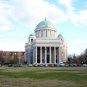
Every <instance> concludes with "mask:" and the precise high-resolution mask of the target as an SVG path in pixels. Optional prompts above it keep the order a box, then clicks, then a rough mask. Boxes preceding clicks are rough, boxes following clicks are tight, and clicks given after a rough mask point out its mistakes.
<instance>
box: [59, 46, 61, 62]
mask: <svg viewBox="0 0 87 87" xmlns="http://www.w3.org/2000/svg"><path fill="white" fill-rule="evenodd" d="M60 62H61V61H60V47H59V63H60Z"/></svg>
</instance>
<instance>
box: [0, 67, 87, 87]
mask: <svg viewBox="0 0 87 87" xmlns="http://www.w3.org/2000/svg"><path fill="white" fill-rule="evenodd" d="M0 87H87V67H0Z"/></svg>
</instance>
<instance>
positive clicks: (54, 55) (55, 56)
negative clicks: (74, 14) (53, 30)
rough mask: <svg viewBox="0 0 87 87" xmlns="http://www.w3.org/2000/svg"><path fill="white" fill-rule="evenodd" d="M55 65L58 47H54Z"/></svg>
mask: <svg viewBox="0 0 87 87" xmlns="http://www.w3.org/2000/svg"><path fill="white" fill-rule="evenodd" d="M54 64H56V47H54Z"/></svg>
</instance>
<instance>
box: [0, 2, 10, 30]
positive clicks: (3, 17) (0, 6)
mask: <svg viewBox="0 0 87 87" xmlns="http://www.w3.org/2000/svg"><path fill="white" fill-rule="evenodd" d="M8 15H10V7H9V5H7V4H5V3H2V2H0V30H8V29H10V26H11V22H10V20H9V19H8Z"/></svg>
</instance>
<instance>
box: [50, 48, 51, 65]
mask: <svg viewBox="0 0 87 87" xmlns="http://www.w3.org/2000/svg"><path fill="white" fill-rule="evenodd" d="M50 64H51V47H50Z"/></svg>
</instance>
